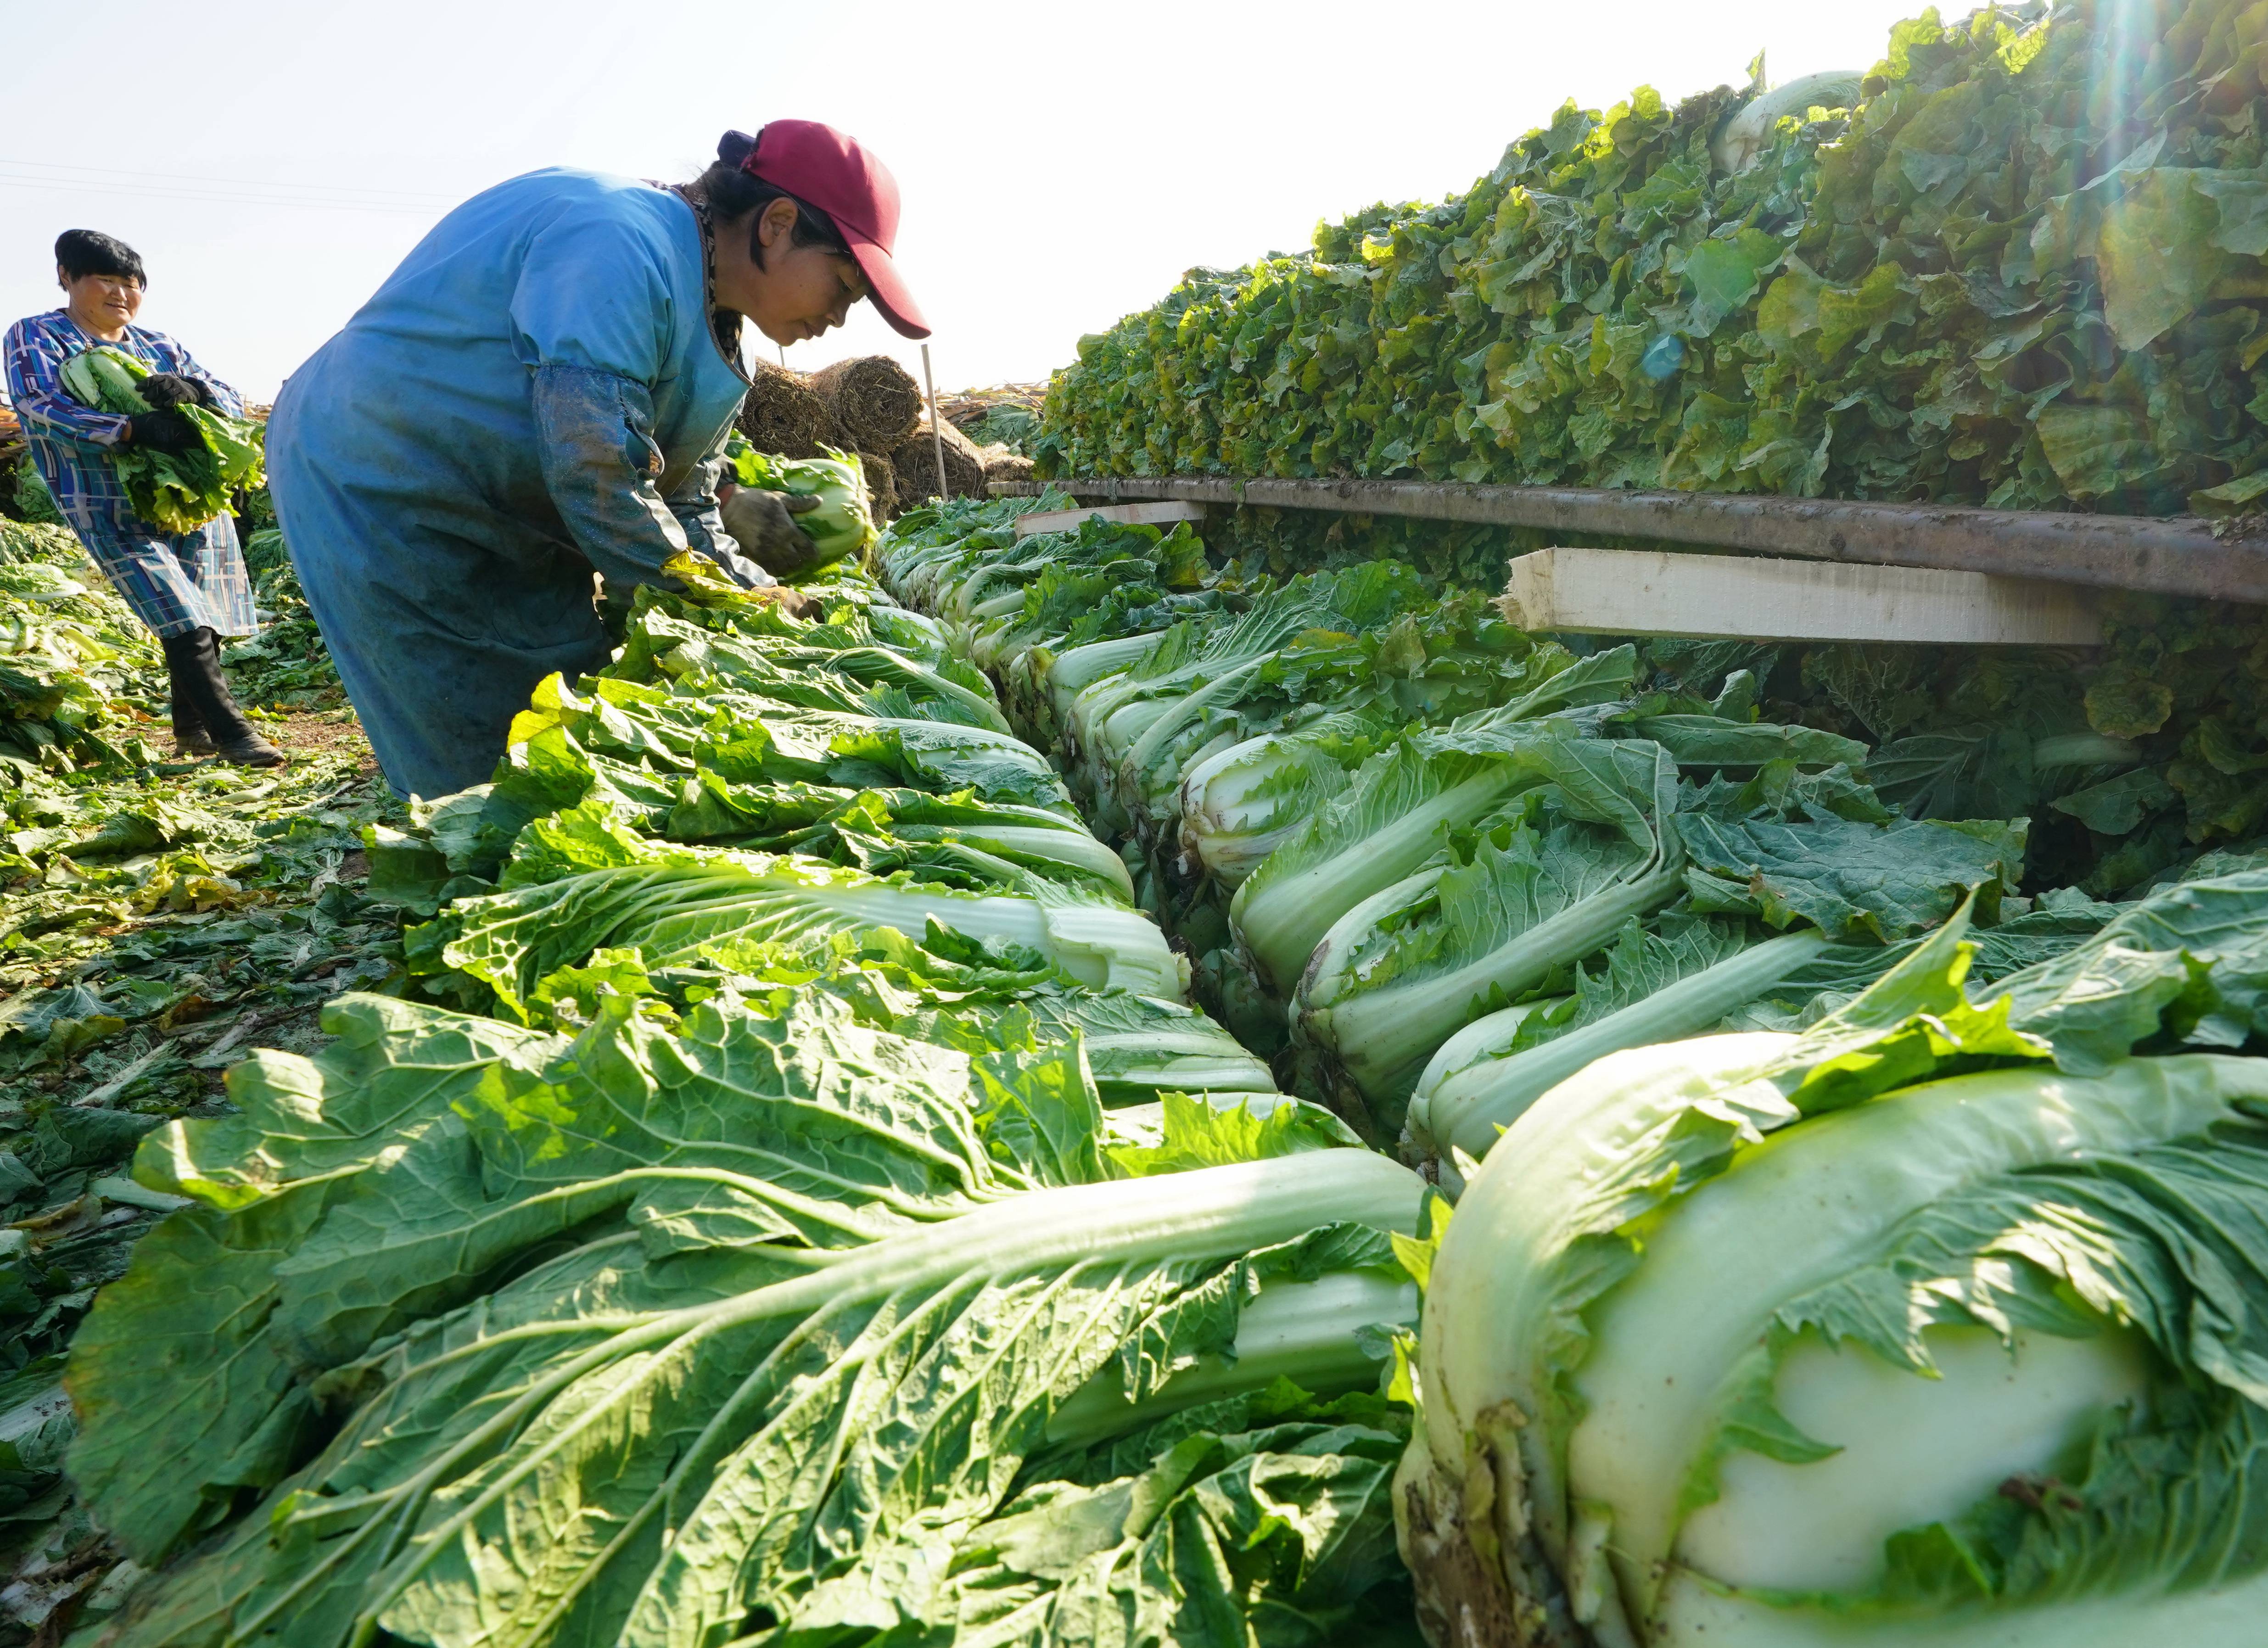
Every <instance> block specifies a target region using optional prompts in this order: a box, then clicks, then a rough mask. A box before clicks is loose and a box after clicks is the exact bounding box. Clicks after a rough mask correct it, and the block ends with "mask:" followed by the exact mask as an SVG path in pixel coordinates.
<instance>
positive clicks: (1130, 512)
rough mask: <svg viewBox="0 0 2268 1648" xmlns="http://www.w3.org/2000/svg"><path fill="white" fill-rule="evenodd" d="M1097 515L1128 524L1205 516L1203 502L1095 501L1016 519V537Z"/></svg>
mask: <svg viewBox="0 0 2268 1648" xmlns="http://www.w3.org/2000/svg"><path fill="white" fill-rule="evenodd" d="M1094 515H1099V516H1101V518H1102V519H1104V520H1107V521H1117V522H1119V523H1121V524H1122V525H1123V526H1170V525H1171V524H1172V523H1174V522H1175V521H1201V520H1203V519H1204V504H1177V503H1170V502H1169V503H1161V504H1094V505H1092V506H1091V507H1089V508H1086V509H1067V510H1045V511H1042V512H1040V513H1039V514H1037V515H1020V516H1018V517H1017V518H1016V536H1017V537H1019V538H1028V537H1030V536H1031V535H1032V534H1033V533H1043V532H1062V531H1064V530H1065V529H1066V528H1069V527H1072V526H1078V525H1079V522H1081V521H1083V520H1085V519H1087V518H1088V517H1089V516H1094Z"/></svg>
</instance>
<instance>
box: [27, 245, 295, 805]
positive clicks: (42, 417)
mask: <svg viewBox="0 0 2268 1648" xmlns="http://www.w3.org/2000/svg"><path fill="white" fill-rule="evenodd" d="M55 279H56V283H57V284H59V285H60V286H62V287H63V291H64V292H65V293H66V294H67V295H68V298H69V301H68V302H67V303H66V304H65V305H64V306H63V308H60V309H54V310H50V311H48V313H46V314H40V315H33V316H31V317H29V318H28V319H26V320H18V322H17V323H16V324H15V325H14V326H12V327H9V328H8V336H7V342H6V344H5V346H4V353H5V356H6V361H7V372H8V394H9V398H10V399H11V401H14V402H15V407H16V415H17V416H18V418H19V419H21V420H22V423H23V426H24V434H25V437H26V439H27V440H28V441H29V442H30V444H31V448H32V462H33V465H34V466H35V467H37V468H38V469H39V472H40V479H41V480H43V481H45V482H47V483H48V491H50V492H52V493H53V494H55V504H56V506H57V507H58V508H59V509H61V510H62V511H63V519H65V520H67V521H69V522H70V525H71V529H72V530H73V531H74V532H76V533H77V534H78V537H79V541H80V542H81V543H83V544H85V546H86V550H87V553H88V554H89V555H92V556H93V557H94V562H95V564H96V565H97V566H99V567H100V568H101V569H102V570H103V574H104V576H105V577H107V578H109V580H110V582H111V584H112V585H113V586H114V587H115V588H116V589H117V591H118V592H119V594H120V595H122V596H123V597H124V598H125V600H126V601H127V604H128V605H129V606H131V607H133V608H134V610H135V612H136V614H139V615H140V617H141V619H142V622H144V623H146V624H148V625H149V626H150V628H151V629H152V630H154V631H155V632H156V634H157V636H158V640H159V642H160V644H162V645H163V646H164V648H165V650H166V671H167V673H169V674H170V675H171V677H172V681H173V737H174V739H175V740H176V741H177V742H178V743H179V745H180V748H181V750H182V751H183V753H185V754H195V755H206V754H218V755H219V756H220V757H221V759H223V760H224V761H235V762H238V763H239V764H242V765H245V766H250V767H275V766H280V765H282V764H283V761H284V753H283V752H282V751H281V750H279V749H277V748H276V747H275V746H274V745H273V744H271V743H269V741H268V740H267V739H264V738H262V737H261V736H260V734H259V733H258V732H255V731H254V730H253V727H252V725H251V724H250V723H249V722H247V720H246V719H245V718H244V716H243V713H242V712H241V711H240V710H239V709H238V708H237V705H236V701H235V699H234V697H233V696H232V695H231V694H230V692H229V688H228V681H227V679H226V677H225V676H224V675H223V674H222V673H221V666H220V642H219V637H220V636H242V635H250V634H251V633H252V632H253V631H254V629H255V628H256V627H257V625H256V622H255V620H254V613H253V608H252V582H251V579H250V578H249V577H248V576H247V574H246V572H245V568H244V552H243V550H242V549H241V548H239V546H238V544H237V541H236V526H235V523H234V522H233V521H232V520H231V519H229V518H228V517H227V516H226V515H221V516H218V517H217V518H215V519H212V520H210V521H208V522H207V523H205V525H203V526H200V527H198V528H196V529H195V531H194V532H186V533H168V532H164V531H161V530H159V529H158V527H157V526H153V525H152V524H151V523H150V522H148V521H145V520H142V519H138V518H137V517H136V515H135V513H134V511H133V509H132V507H131V506H130V505H129V504H128V503H127V501H126V491H125V489H124V488H123V487H122V485H121V484H120V483H119V479H118V471H117V468H116V467H115V466H114V464H113V463H112V461H111V455H112V454H113V453H114V452H116V451H117V450H118V449H119V448H120V447H121V446H124V445H129V444H134V443H139V444H140V445H144V446H147V447H150V448H152V449H153V450H156V451H159V452H168V451H180V450H184V449H185V448H186V446H187V445H188V443H191V442H194V441H195V439H196V438H197V437H196V433H195V426H194V425H193V424H191V423H189V421H188V419H187V418H186V417H184V416H182V415H181V414H180V412H179V411H178V410H176V409H175V408H178V407H180V405H181V404H182V403H184V402H185V401H195V402H196V403H198V404H200V405H203V406H210V407H212V408H215V409H217V410H218V411H222V412H225V413H227V414H228V415H229V416H232V417H241V416H244V403H243V401H241V400H240V399H239V397H238V395H237V393H236V391H235V390H233V389H232V388H230V387H229V386H227V385H226V384H225V383H223V382H221V381H220V379H217V378H215V377H214V376H213V375H212V374H211V373H210V372H207V371H205V369H204V368H203V367H202V366H200V365H198V364H196V362H195V361H194V360H192V359H190V358H189V352H188V350H187V349H183V348H182V347H181V346H180V344H179V343H176V342H174V341H173V339H171V338H169V337H167V336H166V335H165V334H164V333H162V332H153V331H151V330H150V328H148V327H139V326H136V325H135V324H134V317H135V315H136V313H138V312H139V310H140V309H141V307H142V292H143V288H144V285H145V280H144V275H143V269H142V260H141V258H140V257H138V256H137V255H136V254H135V252H134V249H133V248H132V247H131V246H127V245H125V244H124V243H123V242H121V241H119V240H115V239H112V238H111V237H110V236H108V235H106V234H98V233H96V232H93V231H92V230H89V229H73V230H70V231H68V232H65V233H64V234H63V237H62V238H61V239H58V240H57V241H56V242H55ZM97 344H107V345H109V346H110V347H112V348H114V349H123V350H125V351H126V352H127V353H128V354H129V355H133V356H135V357H138V358H139V359H141V360H143V361H144V362H146V363H147V364H149V365H150V367H151V369H152V371H151V376H150V377H149V378H147V379H144V380H143V383H142V394H143V398H144V399H145V400H147V401H150V403H151V406H152V407H153V408H155V409H154V410H152V411H151V412H148V413H137V414H136V415H135V416H132V417H122V416H118V415H117V414H115V413H111V412H99V411H95V410H92V409H91V408H87V407H85V406H82V405H80V404H79V402H78V401H76V400H75V399H73V398H72V396H71V394H70V392H69V391H68V390H66V389H65V388H64V387H63V365H64V364H65V363H66V362H68V361H69V360H70V358H71V357H73V356H75V355H77V354H79V353H81V352H82V351H84V350H86V349H92V348H94V347H95V346H96V345H97Z"/></svg>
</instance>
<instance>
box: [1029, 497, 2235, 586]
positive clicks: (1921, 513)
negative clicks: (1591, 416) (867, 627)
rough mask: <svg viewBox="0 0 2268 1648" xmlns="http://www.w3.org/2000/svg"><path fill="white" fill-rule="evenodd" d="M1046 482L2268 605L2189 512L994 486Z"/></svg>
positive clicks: (2223, 541)
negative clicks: (2147, 513) (2099, 512)
mask: <svg viewBox="0 0 2268 1648" xmlns="http://www.w3.org/2000/svg"><path fill="white" fill-rule="evenodd" d="M1042 486H1050V487H1055V488H1057V489H1060V490H1063V491H1066V492H1069V493H1071V494H1072V495H1073V496H1074V497H1080V498H1096V499H1101V500H1103V501H1106V502H1112V503H1116V502H1123V501H1129V500H1132V499H1138V498H1178V499H1182V500H1184V501H1187V502H1189V503H1198V504H1240V505H1246V506H1252V507H1260V506H1265V507H1268V508H1271V509H1311V510H1328V511H1336V512H1337V513H1340V514H1351V515H1395V516H1405V517H1410V518H1413V519H1422V520H1444V521H1464V522H1470V523H1474V524H1476V525H1482V526H1532V527H1540V528H1542V529H1543V530H1545V531H1547V532H1555V533H1557V532H1565V533H1594V534H1596V535H1598V536H1600V537H1616V538H1642V539H1651V540H1653V541H1657V542H1661V543H1671V544H1700V545H1705V546H1707V547H1710V548H1724V549H1743V550H1748V551H1750V552H1753V553H1756V554H1761V555H1798V556H1801V557H1803V558H1804V559H1807V560H1821V561H1839V562H1846V563H1852V564H1854V565H1865V566H1922V567H1941V568H1944V569H1946V570H1949V571H1969V572H1989V573H1993V574H1996V575H1999V576H2001V577H2007V578H2043V579H2047V580H2050V581H2052V582H2055V583H2060V584H2081V585H2089V586H2091V587H2094V588H2098V589H2125V590H2146V591H2149V592H2154V593H2157V594H2162V595H2198V596H2205V597H2209V598H2212V599H2215V600H2233V601H2244V602H2248V603H2252V604H2262V603H2268V538H2264V537H2263V536H2261V535H2259V534H2258V533H2257V532H2256V533H2249V534H2239V535H2236V536H2232V537H2227V538H2223V537H2217V536H2215V534H2214V523H2213V522H2211V521H2208V520H2203V519H2198V517H2195V516H2189V515H2181V516H2163V517H2159V516H2141V515H2080V514H2074V513H2067V512H2058V511H2048V510H1991V509H1970V508H1956V507H1954V506H1950V505H1940V504H1859V503H1851V502H1847V501H1845V500H1842V499H1837V498H1791V497H1758V496H1753V495H1749V494H1745V493H1719V492H1620V491H1602V490H1598V489H1590V488H1585V487H1520V486H1492V485H1489V486H1483V485H1472V486H1469V485H1465V484H1462V483H1460V482H1432V481H1354V480H1345V481H1333V480H1325V479H1316V480H1307V481H1287V480H1276V479H1272V478H1268V477H1258V476H1256V477H1252V478H1248V479H1240V478H1238V477H1235V476H1232V475H1165V476H1158V477H1152V478H1145V479H1136V478H1132V477H1117V476H1099V477H1094V478H1079V477H1074V478H1071V479H1068V480H1055V481H1049V482H994V483H993V485H992V487H991V490H992V492H993V493H994V495H995V496H998V497H1028V496H1031V495H1033V494H1035V493H1036V492H1038V491H1039V490H1040V489H1041V487H1042ZM2224 530H2225V527H2224Z"/></svg>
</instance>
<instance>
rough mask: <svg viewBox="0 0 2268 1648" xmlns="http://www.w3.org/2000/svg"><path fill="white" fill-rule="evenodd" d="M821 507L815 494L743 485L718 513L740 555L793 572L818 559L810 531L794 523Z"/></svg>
mask: <svg viewBox="0 0 2268 1648" xmlns="http://www.w3.org/2000/svg"><path fill="white" fill-rule="evenodd" d="M818 507H819V500H818V499H817V498H815V497H796V496H795V495H794V494H792V493H789V492H768V491H766V490H765V489H763V488H762V487H742V488H740V490H738V491H737V492H735V493H733V496H732V497H728V498H726V499H725V501H724V503H723V504H719V505H718V514H719V515H720V516H722V517H723V518H724V522H725V531H726V532H728V533H732V534H733V541H734V542H735V543H737V544H739V545H740V553H741V554H743V555H747V557H748V559H750V560H751V561H755V562H760V563H762V564H763V565H765V566H768V567H770V568H772V569H773V570H775V571H777V570H781V569H783V568H784V569H786V570H789V571H793V570H795V569H796V568H798V567H802V566H808V565H810V564H811V563H813V562H814V561H816V560H817V559H818V558H819V546H818V545H817V544H815V543H814V542H813V541H811V534H810V533H806V532H805V531H804V530H803V528H802V527H800V526H797V525H796V524H795V518H796V517H797V516H799V515H808V514H810V513H811V511H814V510H815V509H817V508H818Z"/></svg>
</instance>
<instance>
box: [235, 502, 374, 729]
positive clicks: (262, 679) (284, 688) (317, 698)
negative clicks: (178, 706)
mask: <svg viewBox="0 0 2268 1648" xmlns="http://www.w3.org/2000/svg"><path fill="white" fill-rule="evenodd" d="M244 565H245V570H246V571H247V572H249V573H250V574H251V575H252V599H253V602H254V606H255V607H256V608H257V609H258V611H259V613H260V614H261V618H260V632H259V633H258V634H257V635H253V636H243V637H240V638H239V639H235V640H232V641H230V642H229V643H228V644H226V645H225V647H224V648H223V649H222V651H221V661H222V662H223V663H224V664H225V665H226V666H228V679H229V685H230V687H231V688H232V690H233V691H234V692H235V694H236V697H237V701H238V702H239V703H247V704H255V705H258V706H259V707H261V709H265V710H276V711H282V712H293V711H299V712H304V711H306V710H338V709H342V708H344V707H345V704H346V701H347V695H346V688H344V687H343V686H342V684H341V683H340V681H339V671H338V666H337V665H336V664H335V663H333V662H332V661H331V651H330V649H329V648H328V647H327V646H325V645H324V644H323V636H322V631H321V630H320V629H318V628H317V627H316V624H315V615H314V614H313V613H312V612H310V611H309V610H308V608H307V598H306V596H305V595H304V594H302V593H301V592H300V589H299V575H298V572H296V571H295V570H293V569H292V566H291V555H290V554H289V552H288V551H287V550H286V549H285V548H284V534H283V533H282V532H280V531H279V530H277V529H276V528H275V527H273V526H269V527H265V528H262V529H261V531H259V532H255V533H253V534H252V537H251V540H250V541H248V542H247V543H246V545H245V546H244Z"/></svg>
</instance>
